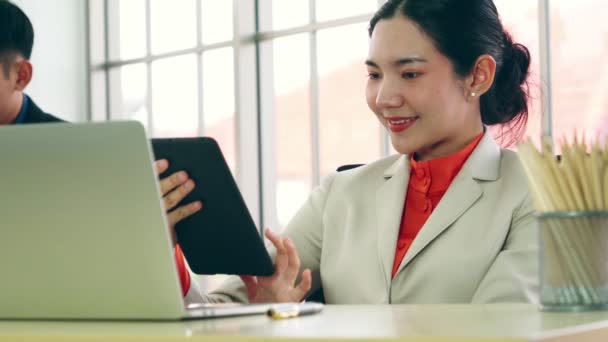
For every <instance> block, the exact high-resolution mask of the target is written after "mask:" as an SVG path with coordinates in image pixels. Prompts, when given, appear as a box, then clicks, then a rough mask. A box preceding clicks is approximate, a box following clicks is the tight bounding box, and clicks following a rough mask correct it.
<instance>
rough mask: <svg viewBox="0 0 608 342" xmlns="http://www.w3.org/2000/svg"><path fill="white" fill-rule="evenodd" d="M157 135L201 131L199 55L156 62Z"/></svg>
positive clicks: (153, 103) (155, 128)
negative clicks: (199, 113)
mask: <svg viewBox="0 0 608 342" xmlns="http://www.w3.org/2000/svg"><path fill="white" fill-rule="evenodd" d="M152 109H153V111H152V112H153V113H154V122H153V126H154V136H156V137H177V136H196V135H198V92H197V75H196V55H185V56H179V57H173V58H167V59H161V60H158V61H156V62H154V63H152Z"/></svg>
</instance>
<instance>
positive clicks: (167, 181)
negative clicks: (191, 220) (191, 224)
mask: <svg viewBox="0 0 608 342" xmlns="http://www.w3.org/2000/svg"><path fill="white" fill-rule="evenodd" d="M154 164H155V165H156V172H157V173H158V175H161V174H162V173H163V172H165V171H166V170H167V169H168V168H169V162H168V161H167V160H165V159H161V160H157V161H156V162H155V163H154ZM194 186H195V185H194V181H193V180H192V179H190V178H189V177H188V174H187V173H186V172H184V171H179V172H176V173H174V174H172V175H170V176H168V177H166V178H163V179H161V180H160V191H161V193H162V196H163V202H164V204H165V210H167V220H168V221H169V229H170V230H171V241H173V246H175V244H176V243H177V240H176V238H175V224H176V223H177V222H179V221H181V220H183V219H185V218H186V217H188V216H190V215H192V214H194V213H196V212H197V211H199V210H200V209H201V208H202V207H203V205H202V203H201V202H200V201H196V202H192V203H189V204H186V205H182V206H179V207H177V208H176V206H177V204H178V203H179V202H180V201H181V200H182V199H183V198H184V197H186V195H187V194H189V193H190V192H191V191H192V189H194Z"/></svg>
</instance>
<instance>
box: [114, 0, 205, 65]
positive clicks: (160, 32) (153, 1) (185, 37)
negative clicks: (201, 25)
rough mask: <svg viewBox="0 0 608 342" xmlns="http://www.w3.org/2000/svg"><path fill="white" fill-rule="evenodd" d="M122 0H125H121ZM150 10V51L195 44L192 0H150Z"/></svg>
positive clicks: (165, 50)
mask: <svg viewBox="0 0 608 342" xmlns="http://www.w3.org/2000/svg"><path fill="white" fill-rule="evenodd" d="M129 1H131V0H129ZM123 2H127V1H124V0H123ZM150 12H151V13H150V17H151V18H150V25H151V31H152V32H151V35H152V37H151V38H152V53H155V54H158V53H164V52H170V51H174V50H180V49H187V48H192V47H194V46H196V2H195V1H194V0H180V1H175V0H150Z"/></svg>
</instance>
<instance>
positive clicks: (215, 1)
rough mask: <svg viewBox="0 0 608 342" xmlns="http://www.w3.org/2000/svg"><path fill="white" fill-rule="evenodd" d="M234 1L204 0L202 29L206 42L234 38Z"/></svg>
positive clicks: (202, 2) (202, 5) (204, 41)
mask: <svg viewBox="0 0 608 342" xmlns="http://www.w3.org/2000/svg"><path fill="white" fill-rule="evenodd" d="M232 17H233V14H232V1H227V0H202V1H201V24H202V25H201V30H202V32H201V33H202V37H203V43H204V44H212V43H218V42H224V41H228V40H232V32H233V28H232V27H233V19H232Z"/></svg>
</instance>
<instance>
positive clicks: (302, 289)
mask: <svg viewBox="0 0 608 342" xmlns="http://www.w3.org/2000/svg"><path fill="white" fill-rule="evenodd" d="M265 235H266V237H267V238H268V240H270V241H271V242H272V244H273V245H274V247H275V248H276V249H277V255H276V257H275V259H274V264H275V269H274V274H273V275H271V276H269V277H261V276H257V277H256V276H249V275H245V276H241V279H242V280H243V282H245V286H246V287H247V295H248V297H249V302H251V303H270V302H300V301H301V300H302V299H303V298H304V296H305V295H306V293H307V292H308V290H310V287H311V284H312V277H311V274H310V270H309V269H306V270H304V272H302V280H301V281H300V284H298V285H297V286H296V278H297V277H298V272H300V258H299V257H298V253H297V251H296V247H295V246H294V244H293V242H291V240H290V239H289V238H288V237H280V236H278V235H277V234H275V233H273V232H272V230H270V229H266V230H265Z"/></svg>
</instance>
